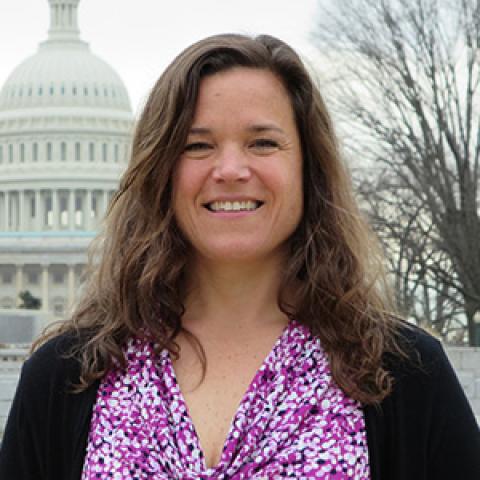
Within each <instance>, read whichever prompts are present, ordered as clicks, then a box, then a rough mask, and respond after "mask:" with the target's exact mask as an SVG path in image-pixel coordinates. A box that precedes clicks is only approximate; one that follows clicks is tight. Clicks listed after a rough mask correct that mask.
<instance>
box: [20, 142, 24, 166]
mask: <svg viewBox="0 0 480 480" xmlns="http://www.w3.org/2000/svg"><path fill="white" fill-rule="evenodd" d="M20 161H21V162H24V161H25V144H23V143H21V144H20Z"/></svg>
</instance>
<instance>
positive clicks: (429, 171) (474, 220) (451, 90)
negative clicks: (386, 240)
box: [314, 0, 480, 345]
mask: <svg viewBox="0 0 480 480" xmlns="http://www.w3.org/2000/svg"><path fill="white" fill-rule="evenodd" d="M314 41H315V42H316V44H317V45H318V47H319V48H320V49H321V51H322V53H323V54H330V55H331V56H332V60H333V61H332V62H331V64H332V65H336V66H337V67H338V72H337V76H336V77H335V78H334V81H331V82H330V83H329V85H328V86H329V88H330V92H329V96H330V98H331V99H332V101H333V107H334V109H335V111H336V112H337V114H338V115H340V119H341V121H342V123H343V124H344V126H345V130H346V131H348V132H349V136H348V141H347V142H346V146H347V148H348V152H349V156H350V160H351V161H352V162H355V163H358V162H360V161H361V162H368V163H369V165H370V166H379V167H382V168H384V169H386V170H387V171H388V172H389V175H391V176H392V177H393V178H395V179H396V182H397V184H398V185H401V187H402V189H406V191H407V192H408V198H409V199H411V201H412V202H413V203H412V205H416V206H417V207H418V208H421V209H422V212H423V213H422V221H424V219H428V222H429V223H430V224H429V225H425V227H428V228H425V229H424V231H422V232H421V234H419V236H418V238H417V239H416V241H417V242H419V244H420V245H429V248H431V249H433V252H432V256H431V261H430V263H429V268H428V272H425V274H427V273H428V275H434V276H433V277H432V278H434V279H435V281H436V282H443V283H444V284H445V285H446V286H445V287H442V283H439V286H438V291H439V292H444V291H445V292H446V291H448V292H449V294H451V293H453V292H456V293H457V294H459V295H461V298H462V299H463V309H464V312H465V316H466V319H467V325H468V333H469V341H470V344H471V345H473V344H474V343H475V340H476V338H475V337H476V335H475V322H474V317H475V314H476V313H477V312H479V311H480V245H479V244H480V218H479V210H478V185H479V161H480V121H479V120H480V112H479V108H478V107H479V104H480V99H479V95H478V90H479V84H480V72H479V63H480V2H479V0H336V2H335V7H333V10H330V11H328V12H327V11H322V14H321V15H320V19H319V22H318V25H317V29H316V31H315V33H314ZM352 132H353V133H352ZM392 198H393V200H392V201H393V205H392V208H396V209H401V208H402V206H404V203H403V202H404V198H405V196H403V197H402V196H401V195H397V194H396V193H394V195H392ZM399 211H400V210H399ZM389 226H390V224H389V222H388V218H384V226H383V228H389ZM417 226H418V225H417ZM412 248H413V247H412ZM421 248H423V247H421ZM417 268H420V269H421V268H422V267H421V266H419V267H417ZM447 287H448V288H447Z"/></svg>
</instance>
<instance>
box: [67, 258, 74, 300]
mask: <svg viewBox="0 0 480 480" xmlns="http://www.w3.org/2000/svg"><path fill="white" fill-rule="evenodd" d="M67 287H68V307H67V308H71V307H72V305H73V302H74V301H75V265H68V275H67Z"/></svg>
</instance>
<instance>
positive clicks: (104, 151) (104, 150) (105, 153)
mask: <svg viewBox="0 0 480 480" xmlns="http://www.w3.org/2000/svg"><path fill="white" fill-rule="evenodd" d="M107 153H108V151H107V144H106V143H104V144H103V145H102V160H103V161H104V162H106V161H107V160H108V158H107Z"/></svg>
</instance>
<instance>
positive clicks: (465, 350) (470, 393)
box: [445, 346, 480, 423]
mask: <svg viewBox="0 0 480 480" xmlns="http://www.w3.org/2000/svg"><path fill="white" fill-rule="evenodd" d="M445 351H446V352H447V355H448V358H449V359H450V362H451V363H452V365H453V368H454V369H455V372H456V373H457V376H458V379H459V380H460V383H461V384H462V387H463V389H464V391H465V394H466V395H467V398H468V400H469V401H470V405H472V408H473V411H474V413H475V415H476V417H477V420H478V422H479V423H480V348H471V347H449V346H447V347H445Z"/></svg>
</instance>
